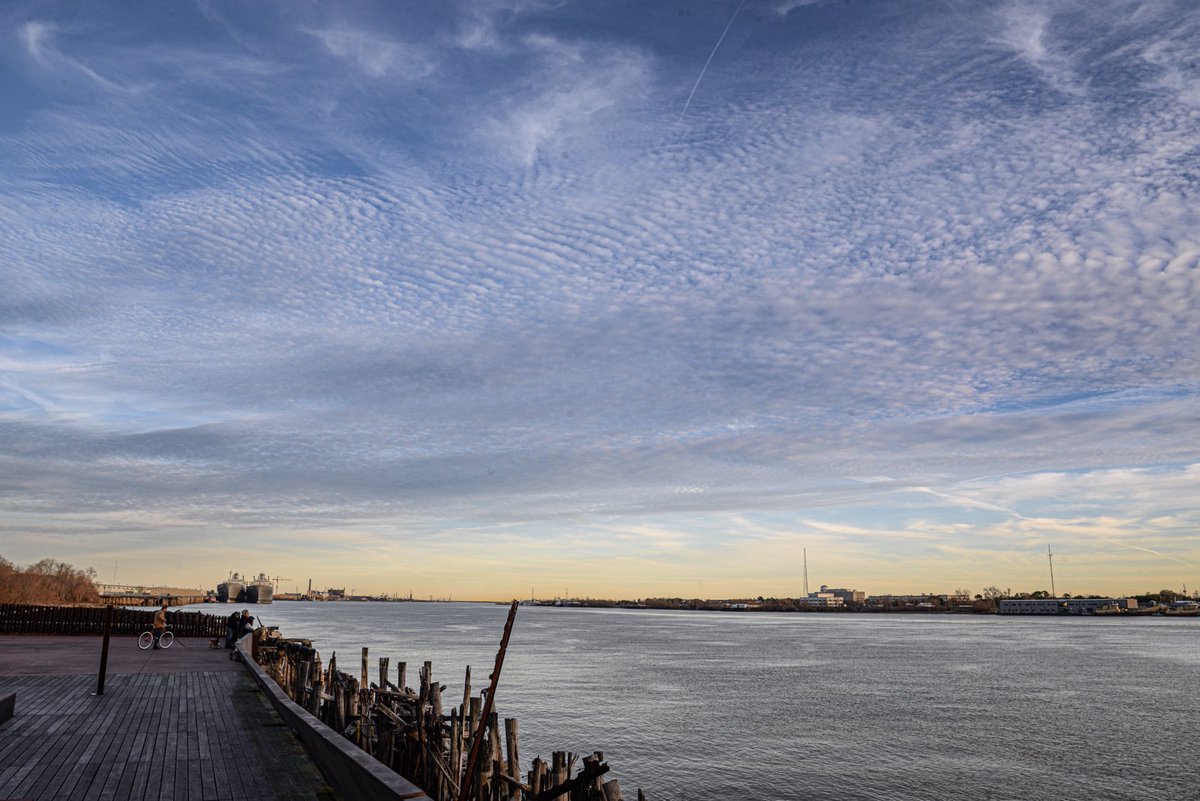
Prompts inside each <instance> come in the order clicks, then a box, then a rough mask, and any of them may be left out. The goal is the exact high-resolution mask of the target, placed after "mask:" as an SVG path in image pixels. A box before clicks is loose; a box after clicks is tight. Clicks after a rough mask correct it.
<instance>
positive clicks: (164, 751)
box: [0, 638, 337, 801]
mask: <svg viewBox="0 0 1200 801" xmlns="http://www.w3.org/2000/svg"><path fill="white" fill-rule="evenodd" d="M3 639H5V640H7V639H9V638H3ZM72 639H74V638H72ZM78 639H79V640H91V638H78ZM194 642H195V643H196V644H198V643H199V642H200V641H194ZM60 643H61V641H60ZM77 645H78V647H81V648H82V647H83V644H82V643H77ZM131 647H133V648H136V646H133V644H132V641H131V640H129V639H128V638H122V639H114V640H113V646H112V648H113V651H115V650H116V649H118V648H120V649H123V650H128V649H129V648H131ZM178 648H179V644H177V645H176V646H175V648H172V649H171V651H170V657H169V659H170V660H172V661H179V657H180V656H182V655H183V654H182V653H175V651H176V649H178ZM193 648H194V650H195V653H194V654H192V656H193V657H194V658H193V659H191V660H188V661H187V663H186V664H185V665H184V666H183V669H182V670H178V669H177V670H175V671H173V672H170V671H162V670H159V671H158V672H152V671H151V670H140V671H138V672H121V673H114V672H112V671H111V669H110V672H109V674H108V679H107V682H106V685H105V693H104V695H103V696H95V695H93V694H92V693H93V692H94V691H95V689H96V677H95V675H94V674H93V675H88V674H81V673H79V672H78V671H76V672H75V673H74V674H73V675H47V668H46V666H44V665H43V666H42V670H40V671H39V670H25V671H20V672H22V673H25V674H26V675H11V673H13V672H17V671H10V675H0V695H2V694H5V693H9V692H14V691H15V692H16V694H17V704H16V715H15V716H14V717H13V719H12V720H10V721H8V722H7V723H4V724H2V725H0V800H3V801H7V800H8V799H22V801H24V800H26V799H28V800H29V801H32V799H62V801H83V799H96V801H131V800H133V799H164V800H165V801H210V800H211V801H240V799H247V801H249V800H250V799H253V801H270V800H271V799H279V800H280V801H283V799H321V801H330V800H331V799H336V798H337V796H336V794H335V793H334V792H333V791H332V790H331V789H330V788H329V787H328V786H327V784H326V782H325V780H324V778H323V777H322V776H321V774H320V772H319V771H318V770H317V768H316V766H315V765H314V764H313V763H312V762H311V760H310V759H309V758H308V755H307V754H306V753H305V751H304V748H303V747H302V746H301V744H300V743H299V741H298V740H297V739H296V738H295V737H294V736H293V735H292V733H291V732H290V731H289V730H288V729H287V727H286V726H285V725H284V723H283V721H281V720H280V718H279V716H278V715H277V714H276V713H275V711H274V709H273V708H272V707H271V705H270V703H269V702H268V701H267V699H266V696H265V695H264V694H263V693H262V691H261V690H260V689H259V688H258V687H257V686H256V685H255V684H254V682H253V680H252V679H251V678H250V677H249V676H248V675H247V674H246V673H244V672H242V671H240V670H233V671H231V670H229V667H230V666H231V664H232V663H229V661H228V659H227V658H226V655H225V652H208V653H207V654H206V653H204V652H202V651H201V650H200V649H199V648H196V647H195V646H193ZM0 650H4V649H2V648H0ZM140 653H144V654H147V655H148V657H147V658H146V659H141V660H139V661H141V662H142V663H143V664H144V665H149V664H151V662H150V661H147V660H157V657H159V656H164V657H165V655H166V653H167V652H153V651H150V652H140ZM90 655H91V656H93V659H98V652H92V654H90ZM218 660H220V661H218ZM12 661H13V660H12V659H10V660H9V662H10V663H11V662H12ZM80 661H92V660H80ZM110 664H111V662H110ZM154 664H155V665H157V666H159V667H161V666H162V665H165V664H168V658H164V659H162V660H157V661H155V662H154ZM5 666H6V667H10V668H11V664H6V665H5ZM239 667H240V666H239ZM205 668H208V669H205ZM50 669H52V668H50ZM92 670H93V671H94V670H95V668H94V667H92ZM30 674H33V675H30Z"/></svg>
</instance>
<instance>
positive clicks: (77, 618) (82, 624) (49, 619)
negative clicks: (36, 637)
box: [0, 604, 225, 637]
mask: <svg viewBox="0 0 1200 801" xmlns="http://www.w3.org/2000/svg"><path fill="white" fill-rule="evenodd" d="M104 613H105V608H104V607H103V606H36V605H33V604H0V634H65V635H73V634H103V633H104ZM153 623H154V611H153V610H149V609H122V608H121V607H114V608H113V628H112V633H113V634H116V635H123V634H132V635H137V634H140V633H142V632H143V631H145V630H146V629H148V628H150V626H151V625H153ZM167 625H168V626H169V627H170V629H171V631H173V632H174V633H175V636H176V637H220V636H224V634H225V618H224V617H221V616H217V615H208V614H205V613H204V612H172V611H168V612H167Z"/></svg>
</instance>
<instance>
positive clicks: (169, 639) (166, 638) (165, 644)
mask: <svg viewBox="0 0 1200 801" xmlns="http://www.w3.org/2000/svg"><path fill="white" fill-rule="evenodd" d="M173 642H175V635H174V634H172V633H171V632H169V631H164V632H163V633H162V636H161V637H159V638H158V647H159V648H170V647H171V643H173Z"/></svg>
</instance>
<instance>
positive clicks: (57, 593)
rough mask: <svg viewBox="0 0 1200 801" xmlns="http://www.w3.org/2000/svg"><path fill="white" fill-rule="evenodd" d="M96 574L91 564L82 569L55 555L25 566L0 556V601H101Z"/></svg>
mask: <svg viewBox="0 0 1200 801" xmlns="http://www.w3.org/2000/svg"><path fill="white" fill-rule="evenodd" d="M95 578H96V571H95V570H93V569H92V568H87V569H86V570H80V569H79V568H77V567H75V566H74V565H69V564H67V563H66V562H60V561H58V560H56V559H43V560H41V561H40V562H34V563H33V564H31V565H25V566H24V567H22V566H21V565H16V564H13V563H12V562H10V561H8V560H7V559H5V558H4V557H3V556H0V603H5V604H78V603H99V602H100V593H99V591H98V590H97V589H96V583H95Z"/></svg>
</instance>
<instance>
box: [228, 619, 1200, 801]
mask: <svg viewBox="0 0 1200 801" xmlns="http://www.w3.org/2000/svg"><path fill="white" fill-rule="evenodd" d="M229 608H230V607H224V606H223V607H218V608H217V609H216V610H214V609H213V607H211V606H210V607H208V608H207V609H206V610H205V611H221V610H228V609H229ZM253 612H254V613H255V614H260V615H261V618H262V620H263V622H265V623H266V624H268V625H277V626H279V627H280V628H281V629H282V631H283V633H284V634H285V635H286V636H292V637H306V638H310V639H312V640H313V641H314V645H315V646H316V647H317V648H318V649H320V651H321V653H322V657H323V658H324V659H325V660H326V661H328V658H329V656H330V655H331V654H332V653H333V652H334V651H336V652H337V656H338V661H339V664H340V665H341V666H342V668H343V669H346V670H350V671H351V672H357V671H358V665H359V663H360V657H361V648H362V646H364V645H365V646H368V647H369V648H370V665H371V673H372V677H374V676H375V674H376V671H377V664H378V657H380V656H387V657H390V658H391V660H392V665H393V669H394V666H395V664H396V662H398V661H401V660H404V661H407V662H408V663H409V684H410V685H411V684H413V683H415V682H416V675H417V673H416V671H417V667H418V666H419V664H420V663H421V662H423V661H425V660H427V659H428V660H432V661H433V669H434V676H435V677H436V678H437V679H438V680H439V681H441V682H442V683H443V684H447V685H448V688H447V690H446V696H447V698H448V699H451V700H456V699H459V698H461V693H462V678H463V675H462V674H463V668H464V667H465V666H466V665H468V664H469V665H471V667H472V673H473V675H474V682H473V683H474V685H475V687H474V690H475V692H478V690H479V689H480V687H482V686H483V684H484V682H485V681H486V677H487V675H488V673H489V672H490V670H491V666H492V663H493V661H494V659H495V654H496V648H497V646H498V644H499V641H500V635H501V632H502V630H503V625H504V617H505V614H506V613H507V607H505V606H492V605H484V604H458V603H446V604H441V603H286V602H280V603H276V604H273V605H271V606H262V607H255V608H254V609H253ZM1197 687H1200V621H1197V620H1191V619H1182V620H1172V619H1169V618H1159V619H1139V620H1120V619H1112V618H1099V619H1086V618H1071V619H1064V618H1050V619H1019V618H1000V617H978V616H954V617H944V616H935V615H818V614H792V615H789V614H723V613H706V612H655V611H642V610H600V609H574V608H563V609H559V608H543V607H522V608H521V609H520V611H519V612H518V614H517V622H516V626H515V628H514V631H513V636H512V642H511V644H510V646H509V650H508V657H507V661H506V663H505V666H504V672H503V675H502V678H501V682H500V687H499V690H498V692H497V708H498V710H499V712H500V715H501V717H516V718H518V719H519V720H520V725H521V751H522V763H523V764H524V766H526V767H527V765H528V762H529V761H530V760H531V759H532V758H533V757H534V756H536V755H538V754H541V755H542V756H543V758H547V759H548V758H549V754H550V752H551V751H553V750H571V751H577V752H585V753H590V752H591V751H593V750H601V751H604V754H605V757H606V759H607V760H608V762H609V764H610V765H611V767H612V771H613V774H612V775H614V776H615V777H617V778H619V779H620V780H621V786H622V788H623V790H624V791H625V794H626V796H627V797H635V790H636V788H637V787H641V788H642V789H643V790H645V791H646V793H647V795H648V797H649V798H650V799H651V801H668V800H670V801H678V799H688V801H706V800H707V799H712V800H713V801H715V800H716V799H723V800H727V799H763V800H764V801H768V800H770V799H809V800H810V801H825V800H826V799H828V800H829V801H834V799H836V800H837V801H858V800H860V799H861V800H863V801H866V799H871V800H872V801H876V800H877V801H908V800H909V799H911V800H912V801H928V800H930V799H966V800H969V799H993V800H994V801H1004V800H1006V799H1013V800H1014V801H1015V800H1016V799H1022V800H1023V801H1026V800H1034V799H1046V800H1047V801H1052V800H1053V801H1070V800H1073V799H1079V801H1085V800H1089V799H1130V800H1131V801H1133V800H1135V799H1136V800H1137V801H1148V800H1150V799H1198V798H1200V785H1198V784H1197V775H1198V774H1200V770H1198V768H1197V754H1198V751H1197V747H1198V745H1200V733H1198V731H1197V724H1198V723H1200V699H1198V697H1197V694H1196V689H1197Z"/></svg>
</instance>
